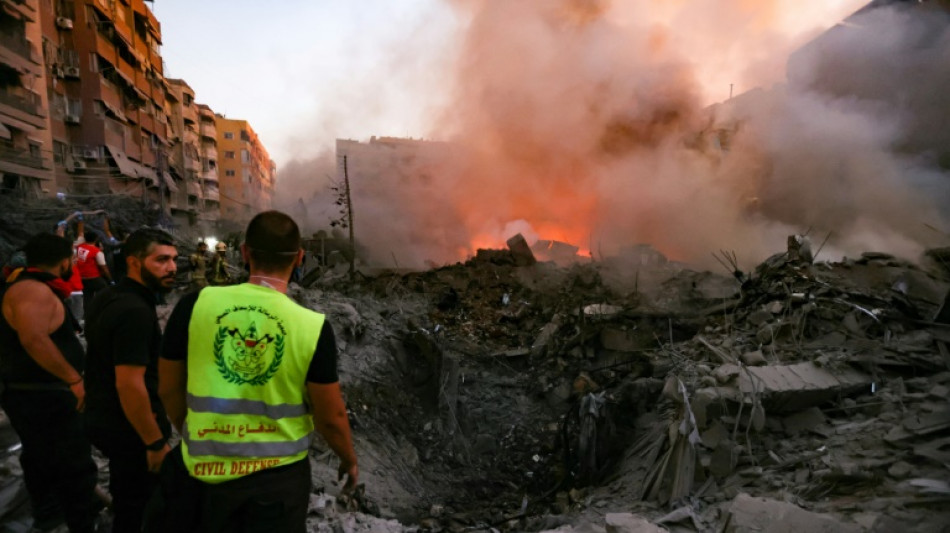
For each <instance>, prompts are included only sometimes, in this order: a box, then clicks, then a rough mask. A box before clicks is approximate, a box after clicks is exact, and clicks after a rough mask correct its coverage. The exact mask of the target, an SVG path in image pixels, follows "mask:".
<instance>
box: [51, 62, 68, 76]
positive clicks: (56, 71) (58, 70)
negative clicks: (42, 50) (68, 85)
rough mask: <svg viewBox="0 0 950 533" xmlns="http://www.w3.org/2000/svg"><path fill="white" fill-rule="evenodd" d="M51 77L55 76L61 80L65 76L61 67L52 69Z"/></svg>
mask: <svg viewBox="0 0 950 533" xmlns="http://www.w3.org/2000/svg"><path fill="white" fill-rule="evenodd" d="M53 75H54V76H56V77H57V78H62V77H64V76H66V73H65V71H63V67H60V66H58V65H57V66H55V67H53Z"/></svg>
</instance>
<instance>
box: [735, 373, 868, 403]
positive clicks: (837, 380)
mask: <svg viewBox="0 0 950 533" xmlns="http://www.w3.org/2000/svg"><path fill="white" fill-rule="evenodd" d="M870 386H871V378H870V376H867V375H866V374H863V373H861V372H858V371H857V370H852V369H851V368H849V367H842V368H837V369H835V370H834V371H832V370H829V369H826V368H823V367H819V366H817V365H815V364H814V363H811V362H806V363H798V364H794V365H783V366H758V367H745V368H743V370H742V371H741V372H740V373H739V391H740V392H742V393H743V394H752V393H754V392H758V393H759V394H762V395H763V398H764V401H763V404H764V405H765V407H766V409H768V410H769V411H770V412H785V413H788V412H793V411H801V410H803V409H807V408H808V407H812V406H815V405H820V404H822V403H824V402H827V401H830V400H832V399H834V398H837V397H839V396H847V395H850V394H854V393H857V392H859V391H862V390H870Z"/></svg>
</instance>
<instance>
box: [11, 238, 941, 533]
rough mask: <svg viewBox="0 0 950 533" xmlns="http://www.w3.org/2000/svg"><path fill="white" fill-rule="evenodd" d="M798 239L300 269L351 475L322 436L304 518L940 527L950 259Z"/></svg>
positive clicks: (385, 522)
mask: <svg viewBox="0 0 950 533" xmlns="http://www.w3.org/2000/svg"><path fill="white" fill-rule="evenodd" d="M793 241H794V242H793ZM793 241H790V249H789V251H788V252H785V253H782V254H779V255H776V256H774V257H772V258H770V259H768V260H767V261H765V262H764V263H762V264H761V265H759V266H758V267H757V268H756V269H755V270H754V271H752V272H749V273H746V272H741V271H739V270H738V267H737V266H736V265H734V264H730V265H728V267H729V268H728V270H729V271H728V272H724V275H718V274H715V273H710V272H694V271H690V270H687V269H685V268H684V267H683V265H678V264H676V263H673V262H670V261H666V260H665V259H663V260H656V258H655V257H654V255H655V251H652V250H651V251H650V260H649V261H641V260H637V261H630V260H629V258H627V259H621V258H614V259H606V260H603V261H596V262H595V261H591V260H589V259H587V260H583V261H578V260H576V259H575V260H573V261H570V262H565V261H563V258H562V264H561V265H560V266H559V265H558V264H556V263H553V262H549V261H537V259H536V258H535V257H534V256H533V253H534V252H533V251H532V250H531V248H529V247H527V246H523V244H524V243H523V242H521V241H519V240H517V239H514V240H512V242H511V248H510V249H508V250H480V251H479V252H478V254H477V255H476V256H475V257H473V258H472V259H471V260H469V261H467V262H466V263H459V264H455V265H450V266H445V267H442V268H438V269H433V270H429V271H426V272H413V273H395V272H389V273H381V274H377V275H373V276H365V275H359V274H358V275H356V276H355V277H353V278H350V277H348V276H340V275H338V274H339V273H337V272H335V271H334V270H333V269H330V270H328V271H326V272H323V273H321V272H316V273H314V274H312V275H309V276H306V277H304V279H305V280H307V285H308V286H306V287H295V288H293V289H292V291H291V296H292V297H293V298H295V299H297V300H298V301H300V302H301V303H302V304H304V305H306V306H308V307H311V308H313V309H318V310H320V311H322V312H325V313H327V315H328V317H329V319H330V321H331V322H332V324H333V326H334V330H335V332H336V336H337V341H338V347H339V349H340V353H341V356H340V361H339V364H340V375H341V381H342V383H343V388H344V392H345V395H346V401H347V406H348V408H349V411H350V413H349V414H350V420H351V424H352V426H353V430H354V437H355V442H356V446H357V454H358V456H359V457H360V467H361V482H362V483H363V485H362V487H361V488H360V490H359V491H358V492H357V494H355V495H353V496H351V497H343V496H338V492H339V490H338V488H337V487H335V486H334V485H333V482H332V480H333V479H335V472H336V468H335V467H336V465H335V464H334V459H333V454H332V452H331V451H330V450H329V449H328V448H327V447H326V445H325V444H324V443H323V442H322V441H320V440H319V439H315V440H314V443H313V448H312V453H311V461H312V463H313V466H314V480H315V483H316V485H315V488H314V494H313V495H312V497H311V517H310V525H309V529H310V530H311V531H331V530H332V531H348V532H349V531H491V530H495V531H562V532H571V531H574V532H580V531H594V532H603V531H617V532H627V531H728V532H737V533H738V532H747V531H760V530H764V529H763V528H764V527H765V525H768V526H769V527H770V528H776V527H779V526H778V525H777V524H781V527H784V528H785V529H769V530H775V531H779V530H781V531H785V530H789V531H791V530H793V529H794V530H796V531H801V530H813V531H893V530H895V529H897V528H898V527H899V529H901V530H906V531H921V532H924V531H941V530H944V529H942V528H944V527H945V525H946V524H948V523H950V505H948V503H950V486H948V480H950V456H948V453H950V402H948V399H950V355H948V351H947V346H946V343H947V342H948V341H950V326H948V323H950V316H948V314H950V309H948V307H950V306H948V304H947V302H946V298H947V294H948V289H950V271H947V270H946V269H945V268H943V267H942V265H943V264H945V263H943V262H941V261H939V260H934V261H931V262H930V263H927V266H926V267H921V266H917V265H914V264H911V263H908V262H906V261H902V260H899V259H897V258H894V257H891V256H888V255H885V254H877V253H868V254H865V255H863V256H862V257H860V258H857V259H845V260H843V261H840V262H834V263H815V262H814V261H813V258H812V257H811V255H810V254H809V253H808V251H807V247H803V246H802V244H803V243H802V242H801V241H800V240H798V239H793ZM549 248H550V247H549ZM640 255H643V254H640ZM638 257H639V256H638ZM928 257H932V258H933V257H937V258H939V257H944V256H942V255H940V254H939V253H935V254H929V255H928ZM11 460H12V459H11ZM11 460H8V461H7V463H9V464H10V468H8V469H7V470H8V475H13V476H15V474H16V472H15V470H16V469H15V467H14V465H13V463H11V462H10V461H11ZM0 477H2V478H3V479H0V481H3V482H2V483H0V488H2V487H6V486H13V485H11V484H10V483H6V479H7V478H6V477H3V476H0Z"/></svg>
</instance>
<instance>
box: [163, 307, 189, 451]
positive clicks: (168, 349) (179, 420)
mask: <svg viewBox="0 0 950 533" xmlns="http://www.w3.org/2000/svg"><path fill="white" fill-rule="evenodd" d="M197 301H198V293H193V294H186V295H185V296H182V297H181V299H180V300H178V303H177V304H175V309H173V310H172V314H171V315H170V316H169V317H168V323H167V324H166V325H165V339H164V340H165V342H163V343H162V356H161V357H159V358H158V395H159V397H160V398H161V399H162V404H163V405H164V406H165V411H167V412H168V419H169V420H171V422H172V424H174V425H175V429H177V430H178V432H179V433H181V428H182V426H183V425H184V423H185V415H186V414H187V413H188V407H187V403H186V402H185V399H186V394H187V388H188V324H189V323H190V322H191V312H192V311H193V310H194V308H195V302H197Z"/></svg>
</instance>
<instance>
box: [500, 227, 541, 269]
mask: <svg viewBox="0 0 950 533" xmlns="http://www.w3.org/2000/svg"><path fill="white" fill-rule="evenodd" d="M507 244H508V249H509V250H511V254H512V255H514V256H515V264H516V265H518V266H531V265H533V264H535V263H537V262H538V261H537V259H535V258H534V254H533V253H532V252H531V247H530V246H528V241H526V240H525V238H524V236H523V235H521V234H520V233H519V234H517V235H515V236H514V237H512V238H510V239H508V241H507Z"/></svg>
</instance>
